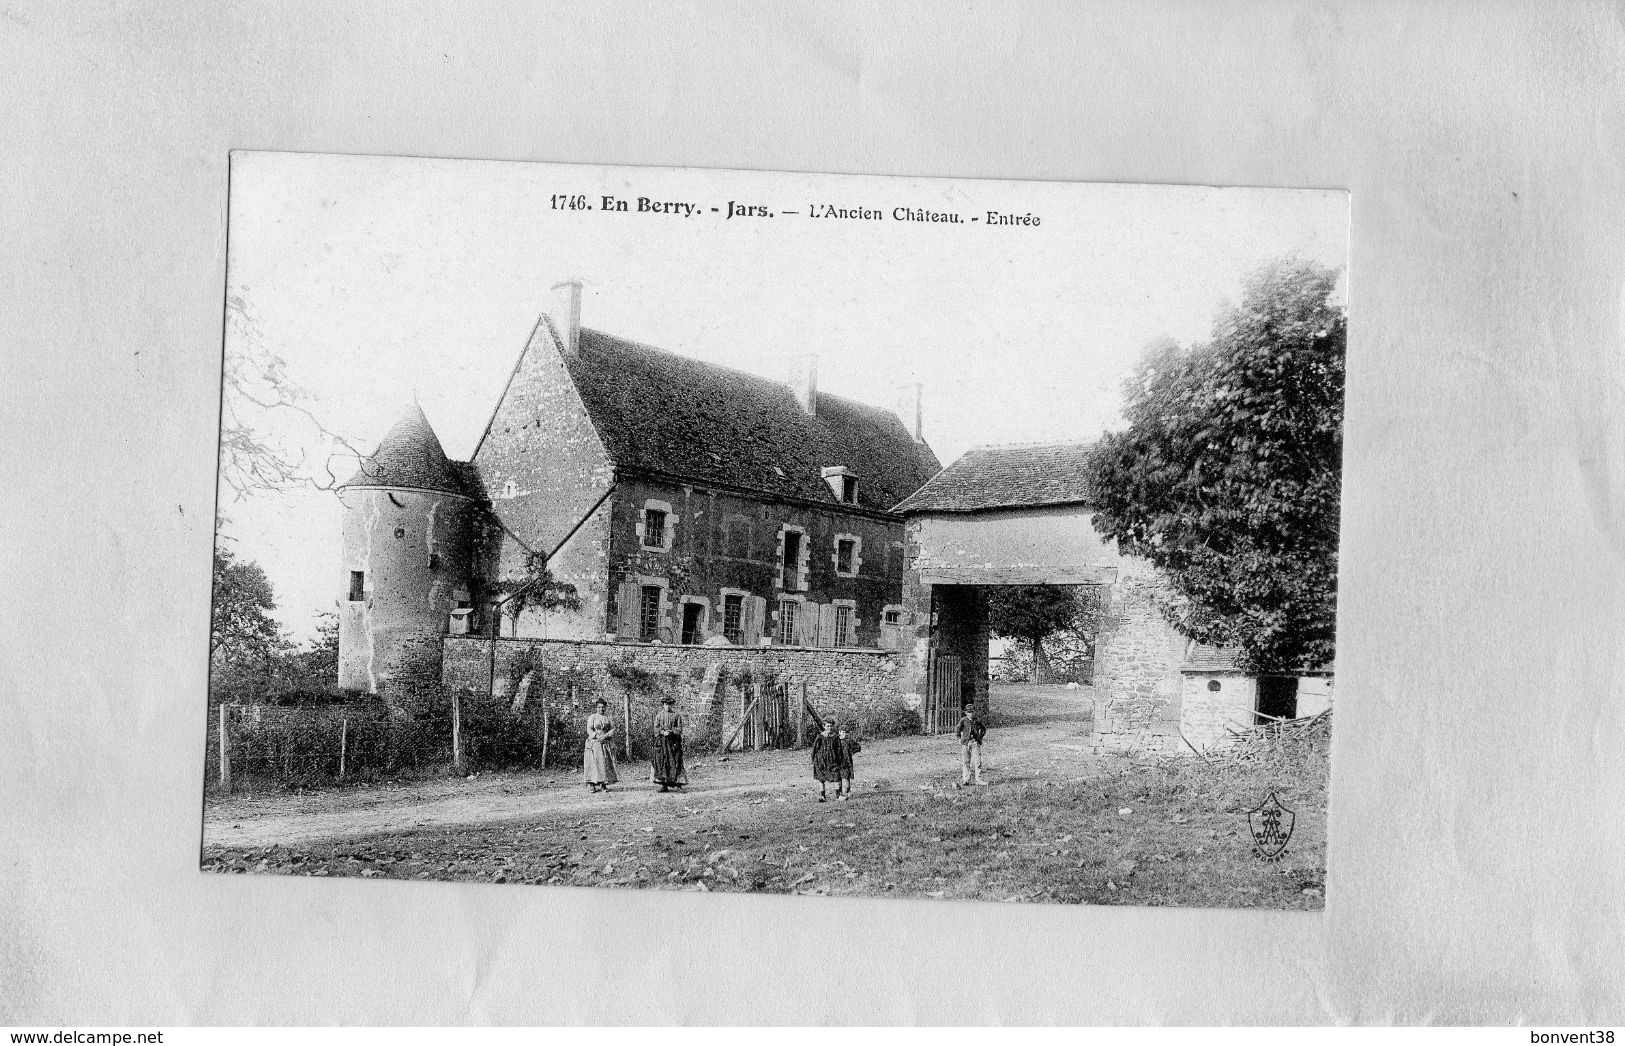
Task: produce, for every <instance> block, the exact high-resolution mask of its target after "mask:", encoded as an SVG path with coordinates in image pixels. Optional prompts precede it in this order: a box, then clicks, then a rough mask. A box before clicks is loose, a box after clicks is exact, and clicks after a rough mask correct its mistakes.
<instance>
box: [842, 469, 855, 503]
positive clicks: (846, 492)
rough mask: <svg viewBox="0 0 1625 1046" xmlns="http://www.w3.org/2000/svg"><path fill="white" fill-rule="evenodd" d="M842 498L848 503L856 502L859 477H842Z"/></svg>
mask: <svg viewBox="0 0 1625 1046" xmlns="http://www.w3.org/2000/svg"><path fill="white" fill-rule="evenodd" d="M841 500H842V501H844V502H846V503H847V504H849V505H851V504H856V503H857V500H858V477H856V476H842V477H841Z"/></svg>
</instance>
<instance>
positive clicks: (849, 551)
mask: <svg viewBox="0 0 1625 1046" xmlns="http://www.w3.org/2000/svg"><path fill="white" fill-rule="evenodd" d="M857 547H858V543H857V542H856V541H853V540H852V539H851V538H842V539H840V540H839V541H837V542H835V572H836V573H837V574H850V573H852V561H853V560H854V559H855V558H857V557H856V553H857Z"/></svg>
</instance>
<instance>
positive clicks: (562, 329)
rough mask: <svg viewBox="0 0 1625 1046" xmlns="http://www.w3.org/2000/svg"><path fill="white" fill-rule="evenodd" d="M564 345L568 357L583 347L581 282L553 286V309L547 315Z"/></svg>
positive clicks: (575, 281) (568, 282)
mask: <svg viewBox="0 0 1625 1046" xmlns="http://www.w3.org/2000/svg"><path fill="white" fill-rule="evenodd" d="M547 315H548V318H549V319H550V320H552V321H553V329H554V330H556V331H558V334H559V340H560V341H562V342H563V343H564V351H565V353H566V354H567V355H572V356H573V355H575V352H576V350H577V349H579V348H580V347H581V281H580V280H565V281H563V282H562V283H555V284H554V285H553V308H552V310H551V311H550V312H549V313H548V314H547Z"/></svg>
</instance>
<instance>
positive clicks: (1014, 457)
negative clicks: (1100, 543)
mask: <svg viewBox="0 0 1625 1046" xmlns="http://www.w3.org/2000/svg"><path fill="white" fill-rule="evenodd" d="M1092 446H1094V444H1093V443H1028V444H1020V445H1016V446H1007V447H976V448H974V449H972V450H968V451H966V452H965V453H964V455H963V456H961V457H960V458H959V460H957V461H955V462H954V463H953V464H952V465H949V466H948V467H947V468H945V469H943V470H942V471H941V472H939V473H937V475H936V476H935V477H934V478H933V479H932V480H931V481H930V482H929V483H927V484H926V485H925V486H924V487H922V488H920V489H919V490H918V491H916V492H915V493H914V494H913V495H912V496H911V497H909V498H908V500H906V501H904V502H903V503H901V504H900V505H898V506H897V507H896V509H894V511H896V512H901V513H904V514H908V513H919V512H941V513H966V512H987V511H991V510H994V509H1002V508H1036V507H1039V506H1044V505H1077V504H1087V503H1088V502H1089V500H1090V498H1091V493H1090V490H1089V483H1088V479H1087V476H1088V469H1087V467H1086V466H1087V463H1088V456H1089V450H1090V448H1091V447H1092Z"/></svg>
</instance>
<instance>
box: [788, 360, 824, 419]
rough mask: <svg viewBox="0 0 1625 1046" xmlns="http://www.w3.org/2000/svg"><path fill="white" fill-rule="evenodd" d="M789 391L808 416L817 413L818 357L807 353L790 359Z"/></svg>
mask: <svg viewBox="0 0 1625 1046" xmlns="http://www.w3.org/2000/svg"><path fill="white" fill-rule="evenodd" d="M787 384H788V385H789V386H790V391H791V392H793V393H795V394H796V402H797V403H799V404H801V409H802V410H804V411H806V412H807V413H808V414H813V415H816V414H817V413H818V355H817V354H816V353H812V352H808V353H803V354H802V355H800V356H792V357H790V380H789V382H788V383H787Z"/></svg>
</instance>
